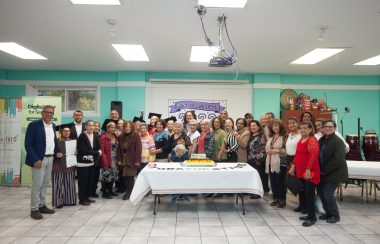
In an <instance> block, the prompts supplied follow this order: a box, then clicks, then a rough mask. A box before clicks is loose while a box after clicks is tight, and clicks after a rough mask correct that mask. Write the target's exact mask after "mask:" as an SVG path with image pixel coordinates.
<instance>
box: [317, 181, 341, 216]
mask: <svg viewBox="0 0 380 244" xmlns="http://www.w3.org/2000/svg"><path fill="white" fill-rule="evenodd" d="M337 187H338V183H332V182H323V181H321V182H320V183H319V185H318V188H317V189H318V195H319V197H320V198H321V201H322V204H323V208H324V209H325V211H326V214H327V216H334V217H340V215H339V210H338V205H337V203H336V198H335V194H334V193H335V190H336V189H337Z"/></svg>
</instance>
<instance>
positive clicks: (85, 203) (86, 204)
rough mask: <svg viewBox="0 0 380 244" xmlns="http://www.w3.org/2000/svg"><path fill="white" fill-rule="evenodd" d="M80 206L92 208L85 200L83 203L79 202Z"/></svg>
mask: <svg viewBox="0 0 380 244" xmlns="http://www.w3.org/2000/svg"><path fill="white" fill-rule="evenodd" d="M79 204H80V205H83V206H90V202H88V201H86V200H84V201H83V202H79Z"/></svg>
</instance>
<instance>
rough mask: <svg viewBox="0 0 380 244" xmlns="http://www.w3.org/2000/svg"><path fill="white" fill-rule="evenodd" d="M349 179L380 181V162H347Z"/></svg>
mask: <svg viewBox="0 0 380 244" xmlns="http://www.w3.org/2000/svg"><path fill="white" fill-rule="evenodd" d="M347 167H348V177H349V178H351V179H366V180H376V181H380V162H378V161H352V160H347Z"/></svg>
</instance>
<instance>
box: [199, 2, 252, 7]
mask: <svg viewBox="0 0 380 244" xmlns="http://www.w3.org/2000/svg"><path fill="white" fill-rule="evenodd" d="M246 3H247V0H199V1H198V5H203V6H205V7H211V8H244V7H245V4H246Z"/></svg>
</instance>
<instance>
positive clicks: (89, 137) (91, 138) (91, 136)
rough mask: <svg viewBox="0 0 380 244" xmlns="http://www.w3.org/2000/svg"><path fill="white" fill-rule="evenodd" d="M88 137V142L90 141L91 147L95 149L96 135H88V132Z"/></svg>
mask: <svg viewBox="0 0 380 244" xmlns="http://www.w3.org/2000/svg"><path fill="white" fill-rule="evenodd" d="M86 136H87V137H88V140H89V141H90V144H91V147H92V148H94V133H92V134H88V133H87V132H86Z"/></svg>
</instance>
